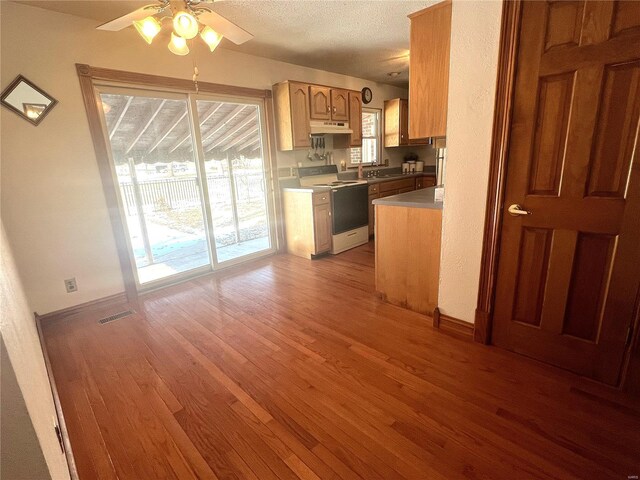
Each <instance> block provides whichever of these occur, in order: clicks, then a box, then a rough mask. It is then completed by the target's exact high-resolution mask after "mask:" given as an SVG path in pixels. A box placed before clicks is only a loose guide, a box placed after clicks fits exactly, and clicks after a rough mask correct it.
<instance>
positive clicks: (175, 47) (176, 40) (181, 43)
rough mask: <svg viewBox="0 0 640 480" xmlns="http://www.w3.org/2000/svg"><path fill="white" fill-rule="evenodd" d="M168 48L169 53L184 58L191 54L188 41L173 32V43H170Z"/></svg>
mask: <svg viewBox="0 0 640 480" xmlns="http://www.w3.org/2000/svg"><path fill="white" fill-rule="evenodd" d="M168 47H169V51H170V52H171V53H173V54H175V55H180V56H184V55H188V54H189V47H188V46H187V41H186V40H185V39H184V38H182V37H180V36H178V35H176V34H175V33H173V32H171V41H170V42H169V45H168Z"/></svg>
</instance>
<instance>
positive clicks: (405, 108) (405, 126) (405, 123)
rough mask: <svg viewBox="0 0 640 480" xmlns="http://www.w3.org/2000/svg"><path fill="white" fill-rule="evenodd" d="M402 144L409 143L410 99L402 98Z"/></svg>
mask: <svg viewBox="0 0 640 480" xmlns="http://www.w3.org/2000/svg"><path fill="white" fill-rule="evenodd" d="M400 145H409V101H408V100H404V99H402V100H400Z"/></svg>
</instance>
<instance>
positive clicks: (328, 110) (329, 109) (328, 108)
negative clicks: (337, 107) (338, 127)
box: [327, 105, 331, 113]
mask: <svg viewBox="0 0 640 480" xmlns="http://www.w3.org/2000/svg"><path fill="white" fill-rule="evenodd" d="M327 113H331V107H330V106H329V105H327Z"/></svg>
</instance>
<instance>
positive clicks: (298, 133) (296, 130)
mask: <svg viewBox="0 0 640 480" xmlns="http://www.w3.org/2000/svg"><path fill="white" fill-rule="evenodd" d="M289 95H290V97H291V128H292V130H293V147H294V148H300V147H310V146H311V140H310V139H309V136H310V135H311V127H310V126H309V86H308V85H305V84H300V83H291V84H290V85H289Z"/></svg>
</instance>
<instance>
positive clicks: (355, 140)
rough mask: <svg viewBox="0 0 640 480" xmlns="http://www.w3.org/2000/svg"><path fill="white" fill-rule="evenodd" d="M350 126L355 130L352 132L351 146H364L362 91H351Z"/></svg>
mask: <svg viewBox="0 0 640 480" xmlns="http://www.w3.org/2000/svg"><path fill="white" fill-rule="evenodd" d="M349 128H351V130H353V133H352V134H351V142H350V146H352V147H361V146H362V94H361V93H360V92H349Z"/></svg>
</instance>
